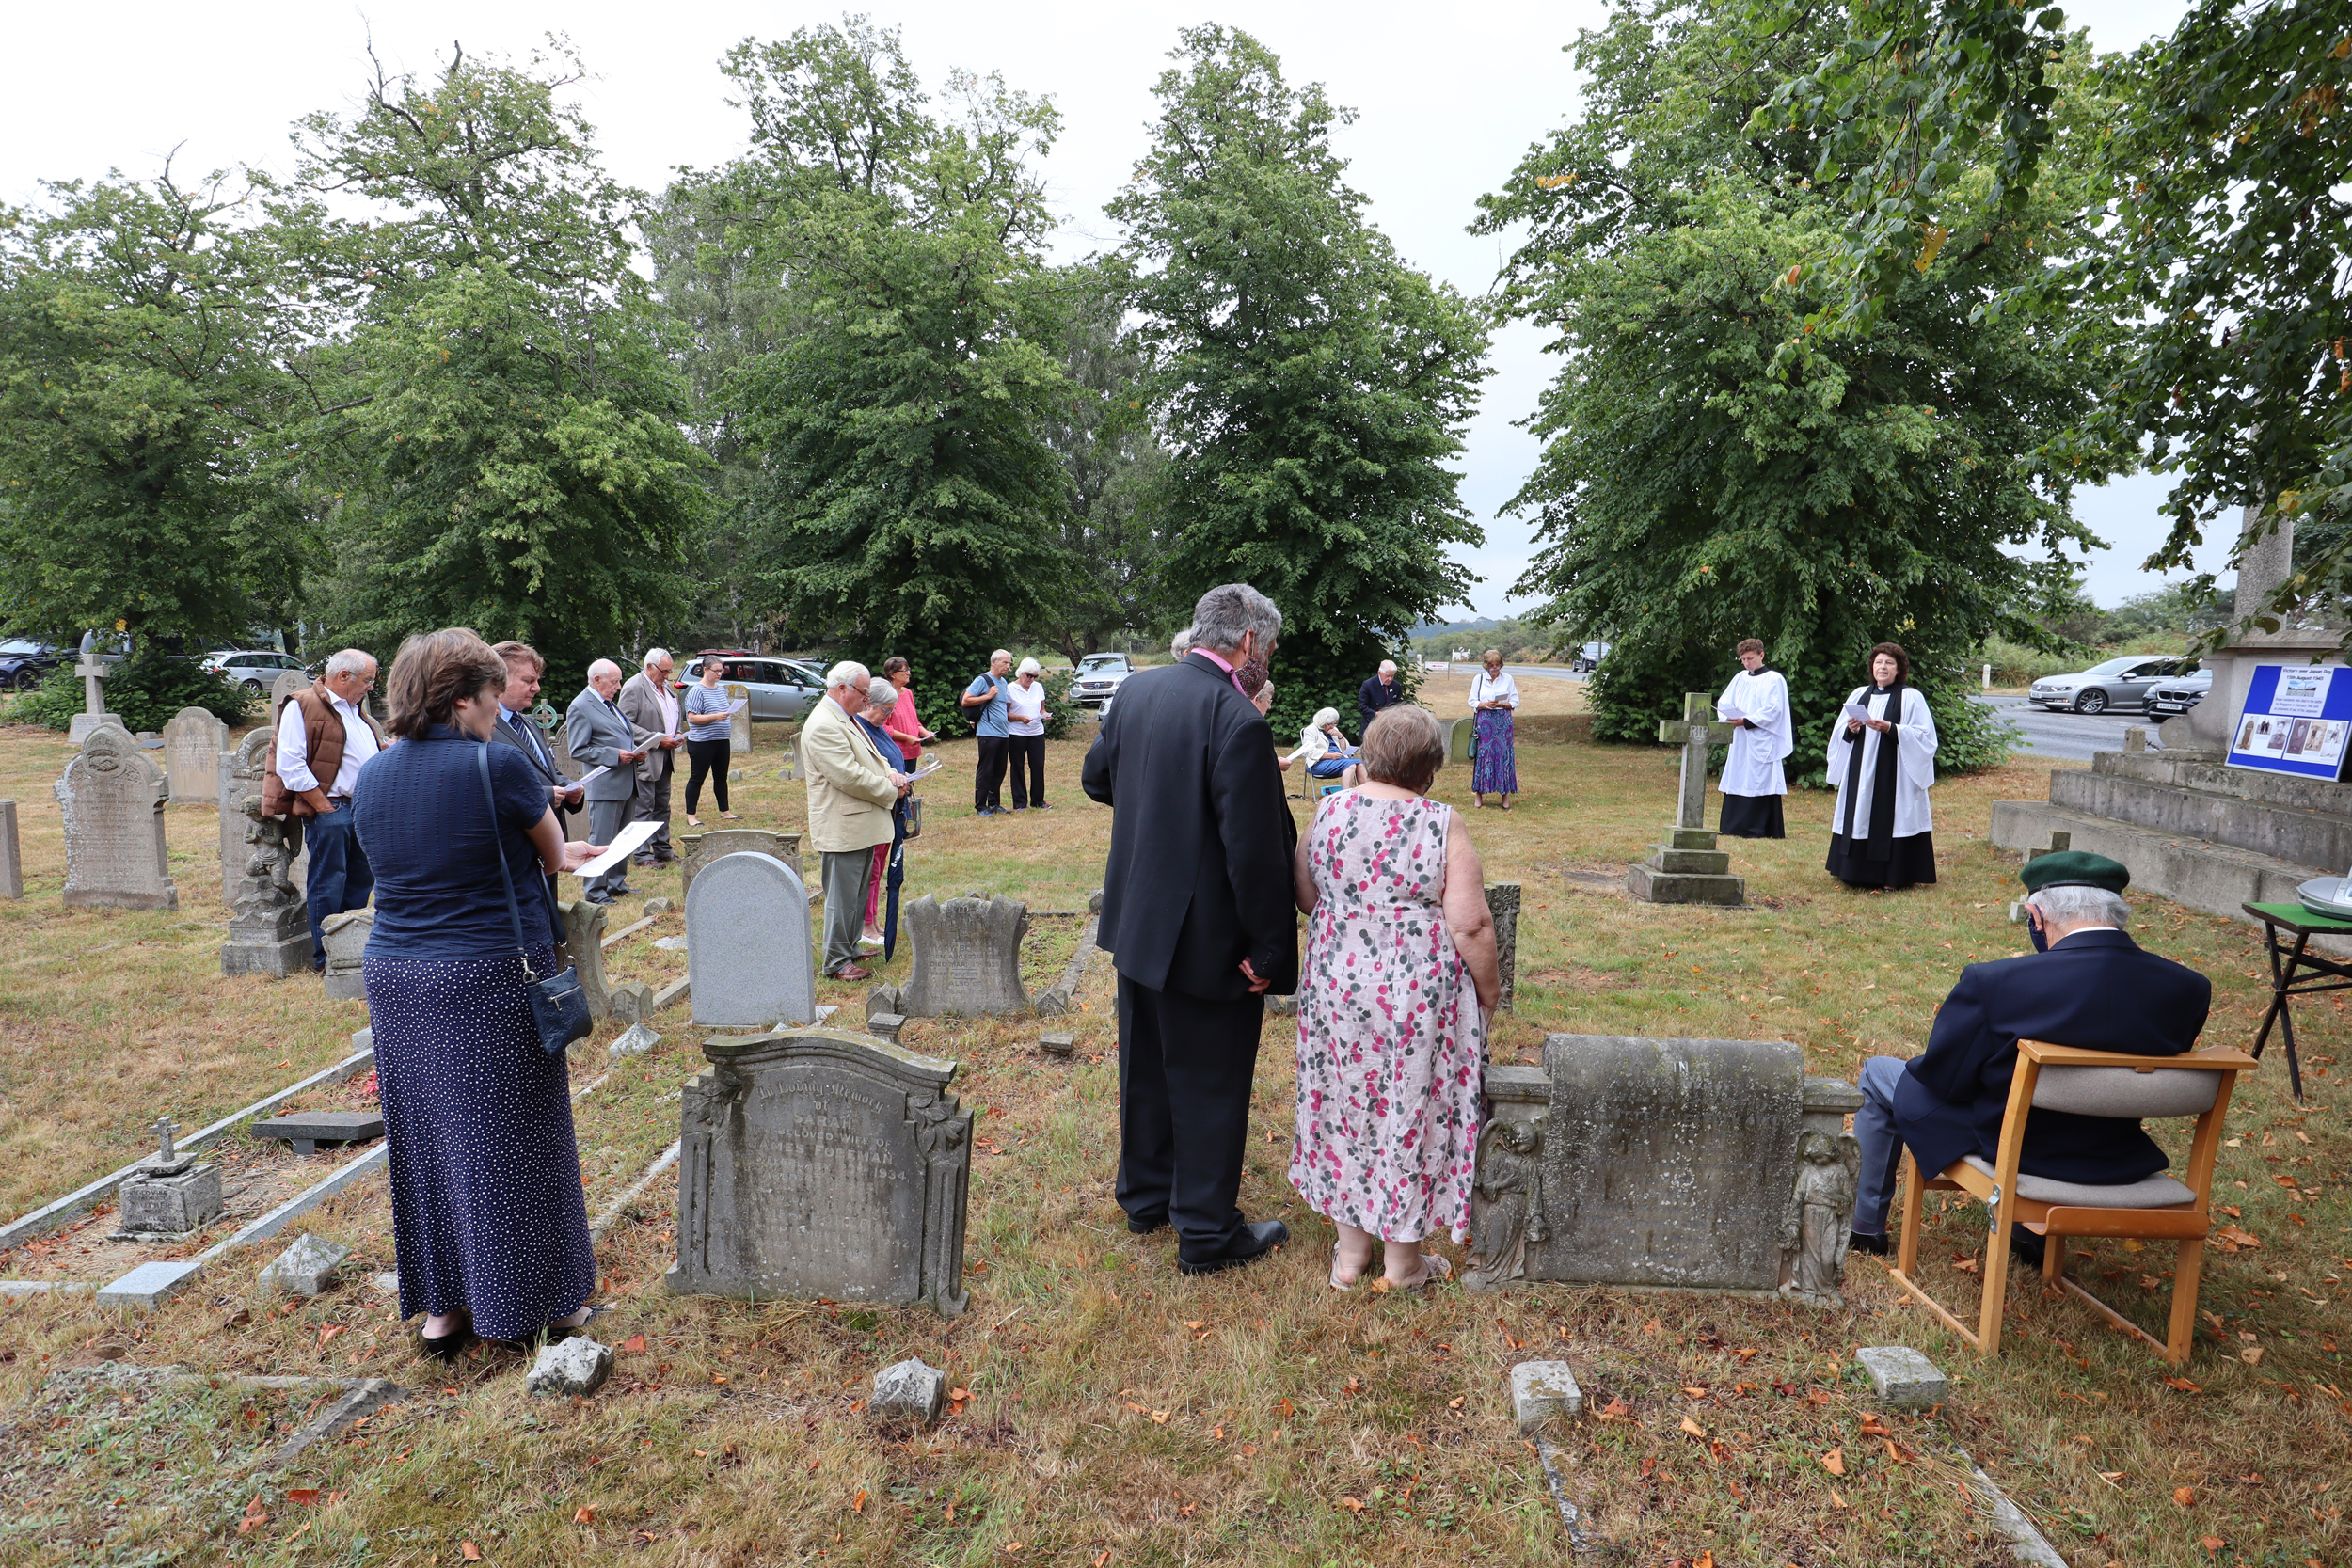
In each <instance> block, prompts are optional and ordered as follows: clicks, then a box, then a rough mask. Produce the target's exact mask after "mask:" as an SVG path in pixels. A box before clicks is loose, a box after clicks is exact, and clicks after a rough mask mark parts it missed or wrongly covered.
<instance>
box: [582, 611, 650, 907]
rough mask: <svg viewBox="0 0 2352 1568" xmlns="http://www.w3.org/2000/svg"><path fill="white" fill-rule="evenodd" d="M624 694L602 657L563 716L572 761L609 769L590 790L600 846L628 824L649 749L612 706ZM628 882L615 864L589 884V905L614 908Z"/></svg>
mask: <svg viewBox="0 0 2352 1568" xmlns="http://www.w3.org/2000/svg"><path fill="white" fill-rule="evenodd" d="M620 689H621V667H620V666H619V665H617V664H615V663H613V662H612V660H611V659H609V658H600V659H598V660H596V662H595V663H594V664H591V665H590V666H588V687H587V689H586V690H584V691H582V692H581V693H580V695H579V696H577V697H574V698H573V699H572V705H571V706H570V707H569V708H567V709H565V710H564V740H565V742H566V743H567V744H568V745H569V746H570V747H571V750H572V760H573V761H575V762H580V763H584V764H586V765H587V767H588V768H590V770H591V771H593V770H595V769H596V768H610V769H611V771H610V772H606V773H599V774H597V775H596V777H595V778H593V779H590V780H589V781H588V783H587V785H586V791H587V796H588V837H589V839H590V840H591V842H593V843H596V844H610V843H612V839H613V836H614V835H615V834H617V833H618V832H620V831H621V829H622V828H623V827H624V826H626V825H627V824H628V814H629V808H630V807H631V806H632V805H633V804H634V803H635V802H636V800H637V765H638V764H639V763H640V762H643V761H644V758H645V753H646V752H647V751H649V750H651V748H650V747H648V746H646V745H645V743H644V740H642V739H641V738H639V736H638V735H637V733H636V731H634V730H632V729H631V728H630V727H629V722H628V719H626V718H624V717H623V716H622V714H621V710H620V708H619V707H618V706H617V705H615V704H614V703H613V701H612V699H613V698H614V697H615V696H616V695H618V694H619V692H620ZM627 892H628V867H627V866H626V865H616V866H614V867H613V868H612V870H610V871H608V872H606V873H605V874H604V875H603V876H601V877H597V878H595V879H592V880H590V882H589V883H588V892H587V898H588V901H589V902H590V903H592V904H610V903H611V902H612V900H613V899H615V898H618V897H619V896H621V895H623V894H625V893H627Z"/></svg>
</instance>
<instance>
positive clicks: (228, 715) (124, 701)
mask: <svg viewBox="0 0 2352 1568" xmlns="http://www.w3.org/2000/svg"><path fill="white" fill-rule="evenodd" d="M105 701H106V711H107V712H109V713H112V714H115V715H117V716H119V718H120V719H121V720H122V723H123V727H124V728H125V729H128V730H130V731H131V732H132V733H134V734H136V733H137V732H138V731H140V730H160V729H162V728H163V727H164V726H165V725H166V724H168V723H169V722H171V721H172V720H173V719H174V718H176V717H178V715H179V712H180V710H181V709H182V708H183V707H200V708H202V709H204V710H205V711H206V712H208V713H210V714H212V715H214V716H215V718H218V719H220V720H222V721H225V722H227V723H230V724H234V723H236V722H238V721H241V720H243V719H244V718H245V716H246V695H245V692H244V690H243V689H241V688H238V687H234V686H231V685H230V684H229V683H228V682H227V681H225V680H222V679H221V678H220V677H219V676H218V675H213V674H207V673H205V672H204V671H203V670H201V669H199V668H198V667H197V664H196V662H195V661H194V660H193V659H188V658H183V657H180V656H179V655H177V654H166V653H157V652H155V651H153V650H151V649H142V650H141V651H140V652H139V653H137V654H136V655H135V656H133V657H132V658H131V660H130V661H129V662H128V663H125V664H118V665H116V666H115V668H114V673H112V674H110V675H108V676H107V677H106V685H105ZM85 706H86V704H85V701H84V698H83V695H82V677H81V676H79V675H77V674H75V673H73V666H72V665H71V664H60V665H58V666H57V667H56V668H55V669H53V670H51V671H50V672H49V675H48V678H47V679H45V680H43V681H42V682H41V683H40V686H39V687H38V688H36V689H33V690H31V691H28V692H26V693H24V695H23V696H21V697H19V698H17V699H16V700H15V701H14V702H13V703H11V704H9V705H8V718H9V720H10V721H12V722H14V723H19V724H40V725H42V726H44V727H46V728H48V729H53V730H65V729H70V728H71V727H72V723H73V716H74V715H75V714H77V713H80V712H82V711H83V710H84V708H85Z"/></svg>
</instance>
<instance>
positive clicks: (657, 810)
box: [620, 648, 686, 865]
mask: <svg viewBox="0 0 2352 1568" xmlns="http://www.w3.org/2000/svg"><path fill="white" fill-rule="evenodd" d="M676 673H677V666H676V665H675V663H674V662H673V661H672V660H671V658H670V650H669V649H667V648H647V649H646V650H645V663H644V669H642V670H640V671H639V672H638V673H636V674H634V675H631V676H629V678H628V684H627V685H625V686H623V687H622V688H621V696H620V707H621V717H622V718H624V719H626V720H628V721H629V723H630V725H631V726H632V727H633V728H634V729H635V730H636V731H637V733H638V735H639V736H653V737H654V741H653V746H652V748H651V749H650V750H648V751H647V752H646V753H645V760H644V762H643V763H641V764H639V765H638V768H637V809H636V814H635V815H634V816H631V817H630V818H629V820H630V821H632V822H654V823H658V824H660V826H658V827H656V828H655V829H654V831H653V837H651V838H649V839H647V840H645V842H644V845H643V847H640V848H639V849H638V851H637V854H636V861H637V863H638V864H639V865H667V864H668V863H670V862H672V861H674V860H675V859H676V858H677V852H676V851H675V850H674V849H672V848H671V847H670V767H671V762H672V760H673V753H675V752H676V750H677V749H678V748H679V747H680V746H683V745H684V744H685V743H686V714H685V711H684V709H685V705H684V704H683V703H681V702H680V701H679V700H678V694H677V689H676V688H675V686H673V685H672V684H671V681H672V678H673V677H674V676H675V674H676Z"/></svg>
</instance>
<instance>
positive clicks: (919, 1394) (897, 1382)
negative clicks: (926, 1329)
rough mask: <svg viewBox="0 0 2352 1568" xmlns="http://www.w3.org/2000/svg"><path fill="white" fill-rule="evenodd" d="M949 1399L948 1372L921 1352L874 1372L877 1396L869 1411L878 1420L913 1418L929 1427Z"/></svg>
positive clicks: (870, 1402) (907, 1419)
mask: <svg viewBox="0 0 2352 1568" xmlns="http://www.w3.org/2000/svg"><path fill="white" fill-rule="evenodd" d="M946 1402H947V1374H946V1372H944V1371H942V1370H940V1369H938V1368H937V1367H934V1366H931V1365H930V1364H929V1363H928V1362H926V1361H925V1360H924V1359H923V1358H922V1357H921V1356H919V1355H910V1356H908V1357H907V1358H906V1359H905V1360H904V1361H894V1362H892V1363H891V1364H890V1365H889V1366H887V1367H884V1368H883V1369H882V1370H881V1371H879V1372H876V1373H875V1374H874V1397H873V1398H872V1399H871V1400H869V1401H867V1402H866V1414H867V1415H868V1416H870V1417H872V1418H874V1419H875V1420H878V1421H890V1420H899V1421H914V1422H916V1423H917V1424H919V1425H922V1426H929V1425H930V1424H931V1423H932V1422H933V1421H936V1420H937V1419H939V1411H940V1407H941V1406H942V1405H944V1404H945V1403H946Z"/></svg>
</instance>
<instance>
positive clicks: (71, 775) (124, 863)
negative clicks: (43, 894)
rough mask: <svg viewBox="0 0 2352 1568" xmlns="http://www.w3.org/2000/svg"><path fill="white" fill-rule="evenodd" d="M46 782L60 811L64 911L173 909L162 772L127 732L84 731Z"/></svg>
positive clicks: (108, 728) (112, 728) (176, 900)
mask: <svg viewBox="0 0 2352 1568" xmlns="http://www.w3.org/2000/svg"><path fill="white" fill-rule="evenodd" d="M53 787H54V788H55V790H56V796H57V803H58V804H59V805H60V806H62V807H64V809H65V903H66V908H68V909H110V910H176V909H178V908H179V907H180V890H179V889H178V888H177V887H175V886H174V885H173V884H172V880H171V870H170V862H169V860H168V858H167V855H166V852H165V849H164V787H165V786H164V775H163V770H162V769H160V768H157V767H156V766H155V765H154V764H153V763H151V762H150V761H148V760H147V756H146V754H145V753H144V752H141V751H140V750H139V743H138V742H137V741H136V740H135V739H133V738H132V737H131V733H130V732H129V731H128V730H125V729H123V728H122V727H121V726H120V725H119V724H118V725H101V726H100V727H98V728H96V729H93V730H91V731H90V732H89V734H88V735H87V736H85V737H84V738H83V741H82V749H81V751H80V752H77V753H75V755H74V758H73V760H72V761H71V762H69V763H67V764H66V765H65V775H64V777H62V778H60V779H59V780H58V781H57V782H56V784H55V785H54V786H53Z"/></svg>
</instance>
